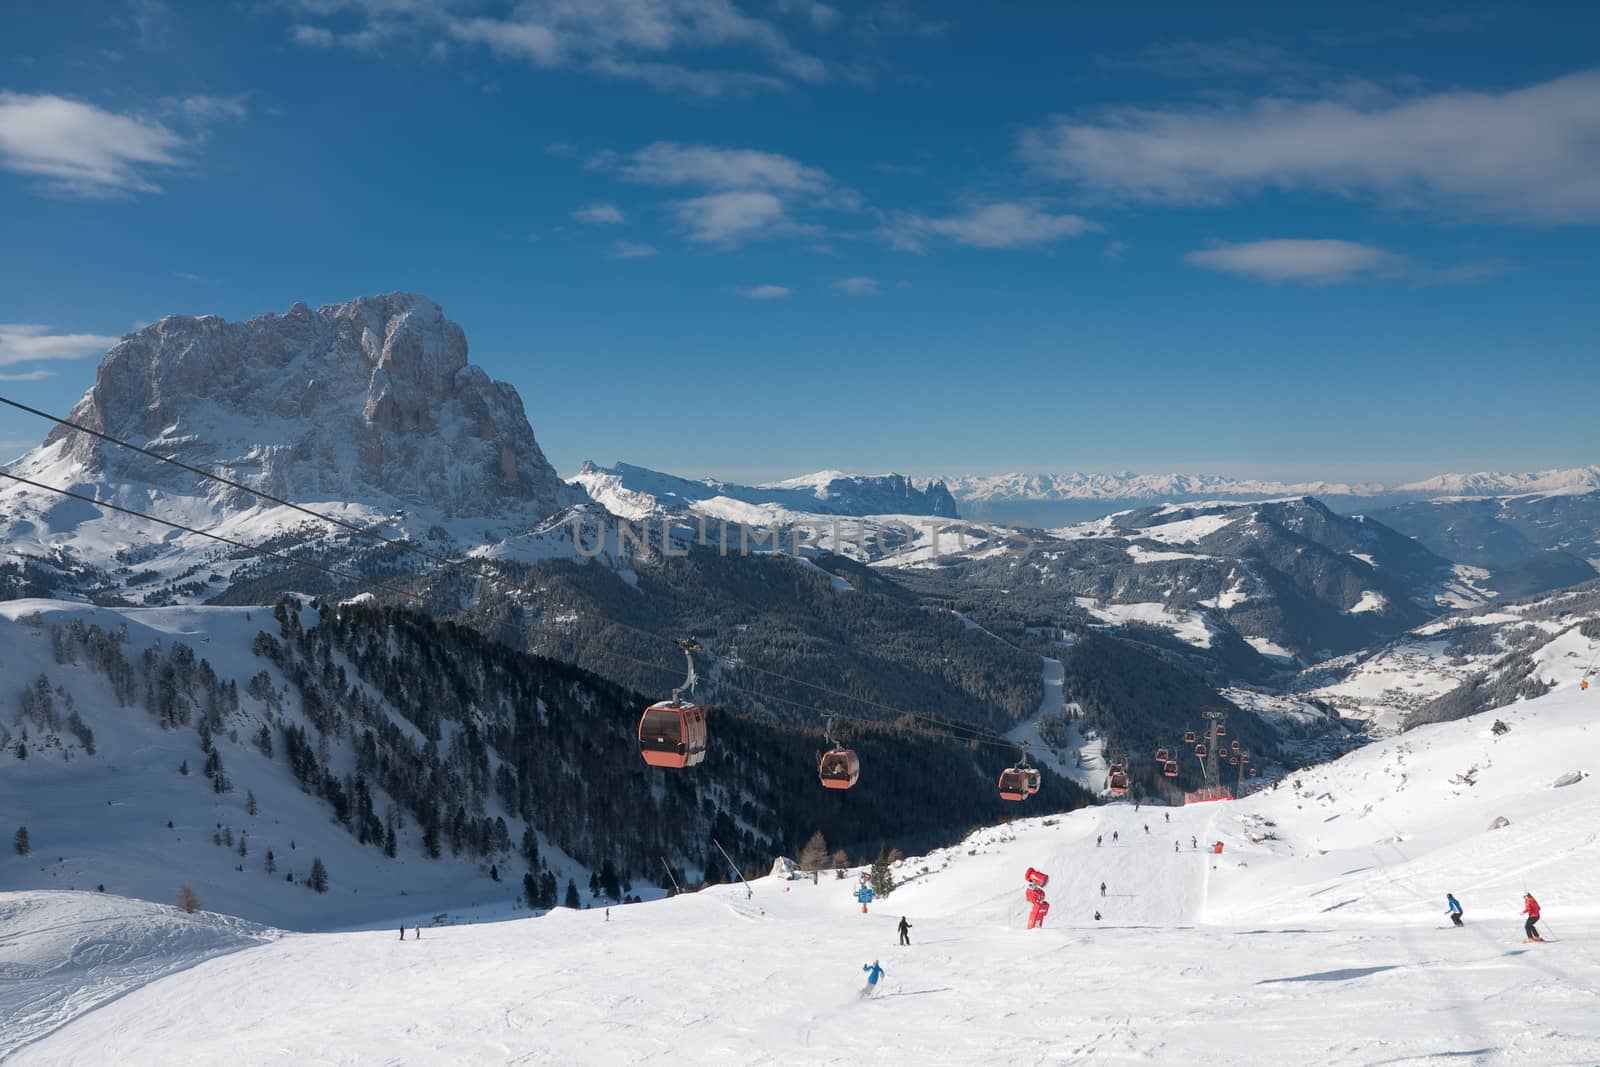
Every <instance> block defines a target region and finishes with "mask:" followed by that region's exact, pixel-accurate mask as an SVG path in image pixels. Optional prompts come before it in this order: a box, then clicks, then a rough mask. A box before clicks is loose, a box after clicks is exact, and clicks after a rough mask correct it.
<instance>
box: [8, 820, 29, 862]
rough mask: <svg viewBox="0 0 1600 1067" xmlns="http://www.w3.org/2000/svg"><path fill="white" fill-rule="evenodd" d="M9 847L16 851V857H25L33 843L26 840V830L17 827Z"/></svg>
mask: <svg viewBox="0 0 1600 1067" xmlns="http://www.w3.org/2000/svg"><path fill="white" fill-rule="evenodd" d="M11 845H12V847H13V848H15V849H16V850H17V855H19V856H26V855H27V854H28V853H29V851H31V850H32V848H33V842H32V841H29V840H28V828H27V827H26V826H19V827H17V832H16V834H15V835H14V836H13V837H12V838H11Z"/></svg>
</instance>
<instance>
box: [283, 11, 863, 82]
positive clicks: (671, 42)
mask: <svg viewBox="0 0 1600 1067" xmlns="http://www.w3.org/2000/svg"><path fill="white" fill-rule="evenodd" d="M284 2H285V3H287V4H288V6H290V7H291V8H292V9H294V10H296V12H297V13H298V14H300V15H301V16H303V21H301V22H299V23H297V24H296V25H294V26H293V27H292V28H291V31H290V36H291V38H292V39H293V40H294V41H295V42H296V43H298V44H301V45H305V46H307V47H316V48H327V47H333V46H335V45H340V46H345V47H350V48H365V49H370V48H375V47H378V46H380V45H382V44H384V43H387V42H388V41H390V40H393V39H396V38H400V37H410V38H412V39H414V40H416V41H417V42H424V41H429V40H431V41H432V42H433V43H435V44H437V43H438V42H439V41H440V40H441V39H449V40H454V41H457V42H460V43H463V44H471V45H479V46H482V47H485V48H487V49H488V50H489V51H490V52H491V53H492V54H493V55H495V56H497V57H499V58H501V59H506V60H511V61H517V62H524V63H528V64H531V65H532V66H535V67H539V68H542V69H565V70H582V71H587V72H589V73H592V74H596V75H599V76H602V77H610V78H621V79H627V80H632V81H639V82H643V83H645V84H648V85H651V86H653V87H655V88H658V89H662V90H666V91H672V92H685V93H691V94H696V95H701V96H717V95H721V94H723V93H729V92H741V91H751V90H765V89H782V88H785V87H787V86H788V85H789V84H791V83H792V82H796V81H799V82H810V83H815V82H822V81H825V80H827V79H828V77H829V76H830V73H831V71H830V68H829V65H828V64H827V63H825V62H824V61H823V60H821V59H819V58H817V57H816V56H812V55H809V54H807V53H805V52H803V51H801V50H799V49H797V48H795V47H794V45H793V44H792V43H790V41H789V40H788V38H787V37H786V36H785V34H784V33H783V31H782V30H780V29H779V28H778V27H777V25H775V24H774V23H773V22H771V21H769V20H767V19H763V18H758V17H755V16H753V15H750V14H747V13H746V12H745V11H743V10H742V9H741V8H740V6H739V5H738V4H736V3H735V2H734V0H520V2H518V3H516V4H514V5H510V6H509V10H504V9H503V8H504V5H500V6H501V8H502V10H495V9H494V8H493V7H488V8H487V9H486V5H483V4H457V3H453V2H451V0H387V2H386V0H284ZM830 15H833V16H836V15H837V13H836V12H833V11H832V9H831V8H828V7H827V6H826V5H823V4H816V5H814V9H813V10H812V11H811V12H810V18H811V21H812V23H813V25H814V26H817V27H819V28H820V27H822V26H823V24H825V23H828V22H829V20H830ZM352 20H354V24H355V26H356V27H357V28H356V29H355V30H347V29H343V27H345V26H348V25H350V24H351V21H352ZM718 51H720V52H722V53H725V54H726V53H737V52H742V53H745V55H744V56H741V57H740V58H742V59H754V61H755V62H756V63H758V64H760V65H762V66H764V67H765V68H767V69H766V70H764V71H756V70H741V69H707V68H699V69H694V68H690V67H688V66H685V65H682V64H680V63H678V62H674V61H673V60H672V59H671V58H669V57H672V56H674V55H686V54H693V55H696V56H699V55H703V54H705V53H708V52H718ZM749 53H753V54H754V55H753V56H750V55H749Z"/></svg>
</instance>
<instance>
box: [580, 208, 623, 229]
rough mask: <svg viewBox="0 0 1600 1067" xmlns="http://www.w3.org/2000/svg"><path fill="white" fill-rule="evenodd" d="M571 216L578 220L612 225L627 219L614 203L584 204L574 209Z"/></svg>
mask: <svg viewBox="0 0 1600 1067" xmlns="http://www.w3.org/2000/svg"><path fill="white" fill-rule="evenodd" d="M572 217H573V218H575V219H577V220H578V221H579V222H588V223H593V224H595V225H600V226H607V225H613V226H614V225H617V224H619V223H623V222H626V221H627V219H625V218H624V217H623V215H622V209H621V208H619V207H617V205H615V204H586V205H584V206H583V207H580V208H579V209H578V210H576V211H574V212H573V213H572Z"/></svg>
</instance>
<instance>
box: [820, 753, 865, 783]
mask: <svg viewBox="0 0 1600 1067" xmlns="http://www.w3.org/2000/svg"><path fill="white" fill-rule="evenodd" d="M817 777H818V778H820V779H821V780H822V786H823V788H824V789H849V788H850V787H851V786H853V785H855V784H856V780H857V779H859V778H860V777H861V760H860V759H859V758H858V757H857V756H856V750H855V749H853V748H831V749H829V750H828V751H826V752H824V753H823V754H822V758H821V759H820V760H818V761H817Z"/></svg>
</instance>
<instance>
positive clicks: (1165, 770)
mask: <svg viewBox="0 0 1600 1067" xmlns="http://www.w3.org/2000/svg"><path fill="white" fill-rule="evenodd" d="M1161 773H1162V774H1164V775H1166V776H1167V777H1168V778H1176V777H1178V761H1177V760H1175V759H1169V760H1167V763H1166V766H1164V767H1162V768H1161Z"/></svg>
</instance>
